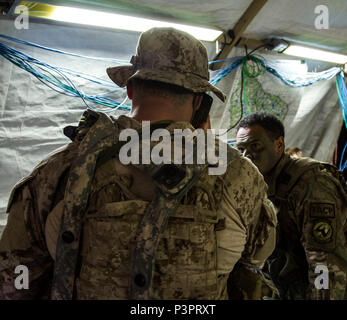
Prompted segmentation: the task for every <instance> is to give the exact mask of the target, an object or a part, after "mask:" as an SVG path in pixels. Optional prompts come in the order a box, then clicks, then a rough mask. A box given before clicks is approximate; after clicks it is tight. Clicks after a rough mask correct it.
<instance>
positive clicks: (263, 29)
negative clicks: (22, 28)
mask: <svg viewBox="0 0 347 320" xmlns="http://www.w3.org/2000/svg"><path fill="white" fill-rule="evenodd" d="M41 2H45V3H51V4H58V5H71V6H77V7H84V8H94V9H99V10H104V11H117V12H121V13H124V14H133V15H137V16H138V15H140V16H143V15H145V16H148V17H153V18H157V19H160V18H161V19H163V18H164V19H167V20H175V21H181V22H182V23H183V22H184V23H191V24H198V25H206V26H211V27H216V28H219V29H222V30H229V29H232V28H233V26H234V25H235V23H236V22H237V21H238V20H239V18H240V17H241V16H242V14H243V13H244V11H245V10H246V9H247V7H248V6H249V5H250V4H251V3H252V0H214V1H210V0H174V1H172V0H132V1H124V0H101V1H91V0H67V1H64V0H58V1H53V0H46V1H41ZM322 4H324V5H326V6H327V7H328V9H329V29H327V30H325V29H323V30H317V29H316V28H315V26H314V21H315V18H316V17H317V14H315V12H314V10H315V7H316V6H318V5H322ZM243 36H244V37H247V38H253V39H257V40H262V39H266V38H269V37H271V36H282V37H286V38H289V39H292V40H296V41H302V42H304V43H306V44H308V45H313V46H318V47H322V48H327V49H330V50H333V51H336V52H339V53H343V54H347V41H346V40H347V1H346V0H329V1H322V0H304V1H303V0H290V1H288V0H268V2H267V3H266V4H265V6H264V7H263V9H262V10H261V11H260V12H259V13H258V15H257V16H256V17H255V19H254V20H253V21H252V22H251V24H250V25H249V26H248V28H247V30H246V31H245V33H244V34H243Z"/></svg>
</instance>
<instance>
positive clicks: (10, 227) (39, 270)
mask: <svg viewBox="0 0 347 320" xmlns="http://www.w3.org/2000/svg"><path fill="white" fill-rule="evenodd" d="M42 232H43V230H42V225H41V222H40V217H39V216H38V215H37V212H36V211H35V202H34V200H33V197H32V192H31V190H30V186H29V185H28V184H26V185H24V186H22V187H21V188H20V189H19V190H17V191H16V193H15V196H14V199H13V202H12V204H11V206H10V210H9V215H8V222H7V225H6V227H5V229H4V231H3V234H2V236H1V239H0V300H4V299H16V300H17V299H42V298H48V295H49V286H50V278H51V277H52V272H53V260H52V259H51V257H50V256H49V254H48V251H47V250H45V248H44V241H43V239H42V237H41V235H42ZM40 237H41V239H40Z"/></svg>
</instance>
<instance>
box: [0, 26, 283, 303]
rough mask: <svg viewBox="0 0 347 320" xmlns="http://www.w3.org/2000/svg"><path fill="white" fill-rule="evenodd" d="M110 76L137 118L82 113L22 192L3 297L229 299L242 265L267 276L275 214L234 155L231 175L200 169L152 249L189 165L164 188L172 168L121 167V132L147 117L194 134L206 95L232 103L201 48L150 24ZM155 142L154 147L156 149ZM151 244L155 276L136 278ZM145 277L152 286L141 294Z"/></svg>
mask: <svg viewBox="0 0 347 320" xmlns="http://www.w3.org/2000/svg"><path fill="white" fill-rule="evenodd" d="M107 73H108V75H109V76H110V78H111V79H112V80H113V81H114V82H115V83H116V84H118V85H119V86H121V87H123V86H127V93H128V96H129V98H130V99H131V100H132V111H131V114H130V117H127V116H120V117H119V118H118V119H114V118H113V117H109V116H107V115H106V114H103V113H93V112H86V114H85V118H84V119H83V121H81V122H80V124H79V126H78V127H77V128H75V129H73V128H71V127H69V128H67V129H65V133H66V134H68V135H69V136H70V137H71V138H72V143H70V144H69V145H67V146H66V147H65V148H63V149H62V150H58V151H57V152H55V153H54V154H53V155H51V156H49V157H48V158H47V159H46V160H44V161H43V162H41V164H39V166H38V167H37V168H36V169H35V170H34V171H33V172H32V173H31V174H30V176H29V177H27V178H25V179H24V180H22V181H20V182H19V183H18V184H17V186H16V187H15V188H14V190H13V192H12V195H11V199H10V200H9V204H8V213H9V216H8V224H7V226H6V228H5V230H4V233H3V235H2V238H1V241H0V299H22V298H52V299H71V298H76V299H127V298H129V297H130V298H140V299H146V298H152V299H225V298H227V292H226V283H227V278H228V274H229V273H230V271H231V270H232V269H233V266H234V264H235V263H236V262H237V261H240V263H242V264H245V265H247V266H253V268H255V267H257V268H261V267H262V265H263V263H264V261H265V260H266V258H267V257H268V256H269V255H270V254H271V252H272V251H273V249H274V245H275V226H276V223H277V220H276V215H275V210H274V208H273V205H272V203H271V202H270V201H269V200H268V199H267V195H266V193H267V187H266V184H265V182H264V179H263V177H262V176H261V175H260V173H259V171H258V170H257V168H256V167H255V166H254V165H253V164H252V163H251V161H249V160H248V159H246V158H243V157H241V155H240V153H239V152H238V151H237V150H235V149H232V148H230V147H228V149H227V150H228V159H227V162H228V166H227V168H226V171H225V173H224V174H222V175H219V176H218V175H209V174H208V170H207V167H204V170H203V171H202V172H201V175H200V176H198V180H197V181H195V183H194V184H193V187H192V188H191V189H190V190H189V191H188V192H187V193H185V192H180V193H179V194H180V195H181V197H180V198H179V203H178V207H176V210H171V211H170V212H171V214H170V217H169V218H168V223H167V227H166V228H163V229H162V230H161V231H162V233H160V240H159V244H158V246H157V247H155V246H153V245H152V242H153V241H154V240H153V239H152V238H154V237H155V236H157V235H158V234H157V231H156V230H155V227H157V225H160V223H161V221H158V223H157V221H156V220H155V219H154V220H153V219H152V218H153V217H152V216H151V215H148V212H149V213H151V214H152V213H153V212H154V213H157V212H156V209H157V207H160V208H161V209H162V210H161V211H162V212H159V218H158V220H162V219H163V218H162V215H161V214H162V213H163V212H165V210H170V209H171V204H172V203H175V201H177V196H176V193H174V192H176V191H175V190H174V189H175V188H179V187H180V182H179V183H178V184H177V183H176V182H177V181H176V182H175V180H177V179H178V181H180V177H179V176H180V174H181V173H182V171H180V170H181V169H183V170H185V169H184V166H183V165H182V166H178V165H177V166H176V168H175V169H174V174H171V176H169V178H167V176H166V179H164V180H163V179H162V178H161V175H160V174H158V172H159V173H160V172H162V169H163V168H164V169H165V168H167V167H165V166H161V167H160V166H158V165H153V164H152V163H147V164H141V163H140V164H138V165H137V164H129V165H124V164H123V163H121V162H120V159H119V156H118V155H119V154H120V153H119V151H120V149H119V146H120V144H119V135H120V133H121V132H122V131H123V130H124V129H129V128H131V129H134V130H136V131H137V132H139V131H140V130H141V128H142V127H141V121H144V120H148V121H150V122H151V126H152V125H153V126H159V127H160V126H161V127H165V128H166V129H167V130H168V131H169V132H170V134H171V137H172V135H173V133H174V130H176V129H191V130H193V127H192V125H191V124H190V123H189V122H190V120H191V119H192V118H193V115H194V113H195V112H196V110H197V109H198V108H199V107H200V104H201V101H202V94H203V93H204V92H205V91H212V92H214V93H215V94H216V95H217V96H218V97H219V98H220V99H221V100H223V101H224V100H225V96H224V94H223V93H222V92H221V91H220V90H219V89H218V88H216V87H214V86H212V85H211V84H210V83H209V81H208V80H209V72H208V57H207V52H206V49H205V47H204V46H203V44H202V43H201V42H200V41H198V40H196V39H195V38H193V37H192V36H190V35H188V34H187V33H185V32H181V31H178V30H175V29H172V28H154V29H151V30H149V31H146V32H144V33H143V34H142V35H141V37H140V39H139V42H138V46H137V54H136V55H135V56H133V57H132V59H131V65H130V66H121V67H114V68H109V69H108V70H107ZM166 120H170V121H166ZM171 141H173V139H171ZM145 142H146V141H145ZM147 142H148V143H150V148H151V150H153V147H154V146H155V145H156V143H155V142H152V141H147ZM143 143H144V142H143ZM216 143H217V141H216ZM142 148H143V144H142ZM143 152H144V151H143V150H142V149H141V148H140V150H139V153H140V159H141V154H142V153H143ZM142 155H143V154H142ZM170 160H172V159H170ZM196 167H197V166H193V167H191V169H190V170H191V171H192V172H193V173H194V172H195V169H196ZM202 167H203V166H202ZM170 168H171V169H170V170H173V169H172V167H170ZM156 169H158V170H157V171H156V173H155V174H152V171H155V170H156ZM165 170H166V169H165ZM165 170H164V171H165ZM175 170H176V171H175ZM187 172H188V173H189V172H190V171H189V170H188V171H187ZM148 173H150V175H149V174H148ZM164 173H165V172H164ZM164 176H165V175H164ZM183 180H184V179H183ZM172 185H173V186H174V187H172ZM183 191H184V190H183ZM170 192H172V194H170ZM167 193H168V194H169V196H167V198H165V197H164V196H166V195H167ZM163 195H164V196H163ZM163 199H164V200H163ZM155 201H157V202H155ZM165 206H166V207H165ZM148 208H151V209H148ZM163 208H164V209H163ZM151 210H152V211H151ZM159 211H160V210H159ZM145 218H146V219H147V220H146V219H145ZM151 219H152V224H151V223H147V222H146V221H151ZM163 225H165V224H163ZM139 230H140V232H139ZM148 230H151V231H150V232H148ZM142 231H143V232H142ZM141 232H142V233H141ZM148 234H150V235H151V236H150V237H148ZM146 236H147V238H146ZM141 237H142V238H141ZM138 239H140V240H141V241H138ZM142 246H143V247H142ZM141 248H142V249H143V252H142V251H141V250H142V249H141ZM153 248H155V255H154V263H153V265H151V264H149V268H150V270H149V273H148V274H149V278H148V277H146V275H147V274H146V273H145V274H144V273H143V272H142V271H141V272H138V271H136V270H137V268H141V267H142V264H143V265H145V266H146V263H147V262H148V261H147V260H146V259H147V258H148V256H146V255H148V254H149V253H148V252H150V254H151V251H153ZM136 250H138V251H140V254H138V255H136V252H137V251H136ZM150 254H149V255H150ZM144 257H145V258H144ZM142 258H144V261H143V260H141V259H142ZM134 261H135V263H134ZM137 261H140V262H139V264H141V265H137ZM17 265H24V266H26V267H27V268H28V270H29V289H26V290H25V289H24V290H18V289H16V288H15V286H14V283H15V279H16V277H17V276H18V275H17V274H15V273H14V270H15V267H16V266H17ZM147 267H148V265H147ZM134 270H135V273H133V272H134ZM145 271H146V270H145ZM147 271H148V270H147ZM148 281H149V282H150V287H149V290H148V291H146V290H145V291H144V292H140V293H139V291H137V290H138V289H141V288H140V287H146V286H147V285H148ZM136 286H138V287H139V288H138V287H136ZM134 288H135V289H134Z"/></svg>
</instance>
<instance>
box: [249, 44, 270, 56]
mask: <svg viewBox="0 0 347 320" xmlns="http://www.w3.org/2000/svg"><path fill="white" fill-rule="evenodd" d="M267 46H268V44H262V45H260V46H258V47H256V48H255V49H253V50H252V51H251V52H250V53H249V55H251V54H252V53H253V52H255V51H257V50H259V49H261V48H263V47H264V48H265V47H267Z"/></svg>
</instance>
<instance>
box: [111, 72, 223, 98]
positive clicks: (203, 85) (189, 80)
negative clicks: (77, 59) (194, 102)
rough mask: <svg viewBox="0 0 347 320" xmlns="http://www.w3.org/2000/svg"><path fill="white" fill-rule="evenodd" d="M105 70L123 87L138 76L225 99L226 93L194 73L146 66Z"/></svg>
mask: <svg viewBox="0 0 347 320" xmlns="http://www.w3.org/2000/svg"><path fill="white" fill-rule="evenodd" d="M106 72H107V74H108V76H109V77H110V79H111V80H112V81H113V82H114V83H115V84H117V85H118V86H120V87H125V86H126V85H127V83H128V81H129V80H130V79H132V78H138V79H143V80H154V81H161V82H165V83H169V84H174V85H177V86H180V87H184V88H186V89H188V90H191V91H193V92H196V93H199V92H205V91H212V92H213V93H214V94H215V95H216V96H217V97H218V98H219V99H220V100H222V101H223V102H225V100H226V95H225V94H224V93H223V92H222V91H221V90H220V89H218V88H217V87H215V86H213V85H212V84H210V83H209V82H208V81H207V80H206V79H202V78H201V77H199V76H197V75H195V74H183V73H179V72H177V71H173V70H168V71H165V72H163V71H162V70H160V71H158V70H154V69H146V68H142V69H139V70H137V71H135V70H134V67H133V66H118V67H112V68H107V70H106Z"/></svg>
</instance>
